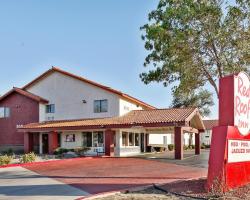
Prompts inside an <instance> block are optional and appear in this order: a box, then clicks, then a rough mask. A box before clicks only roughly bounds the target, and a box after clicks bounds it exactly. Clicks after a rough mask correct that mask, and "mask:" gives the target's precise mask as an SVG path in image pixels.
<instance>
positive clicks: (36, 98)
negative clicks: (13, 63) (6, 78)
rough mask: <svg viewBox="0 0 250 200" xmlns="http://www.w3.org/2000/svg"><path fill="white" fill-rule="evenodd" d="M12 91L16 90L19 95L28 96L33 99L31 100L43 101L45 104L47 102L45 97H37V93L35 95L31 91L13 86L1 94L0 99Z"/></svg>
mask: <svg viewBox="0 0 250 200" xmlns="http://www.w3.org/2000/svg"><path fill="white" fill-rule="evenodd" d="M14 92H16V93H18V94H20V95H23V96H25V97H28V98H30V99H33V100H35V101H38V102H41V103H45V104H47V103H49V101H48V100H47V99H44V98H42V97H39V96H37V95H35V94H32V93H30V92H27V91H25V90H22V89H20V88H16V87H13V89H12V90H10V91H9V92H7V93H6V94H4V95H3V96H1V97H0V101H2V100H3V99H5V98H6V97H8V96H9V95H11V94H12V93H14Z"/></svg>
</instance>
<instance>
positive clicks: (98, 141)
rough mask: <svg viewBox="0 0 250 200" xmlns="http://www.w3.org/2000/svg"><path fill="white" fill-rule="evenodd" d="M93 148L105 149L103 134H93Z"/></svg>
mask: <svg viewBox="0 0 250 200" xmlns="http://www.w3.org/2000/svg"><path fill="white" fill-rule="evenodd" d="M93 144H94V145H93V146H94V147H103V146H104V142H103V132H93Z"/></svg>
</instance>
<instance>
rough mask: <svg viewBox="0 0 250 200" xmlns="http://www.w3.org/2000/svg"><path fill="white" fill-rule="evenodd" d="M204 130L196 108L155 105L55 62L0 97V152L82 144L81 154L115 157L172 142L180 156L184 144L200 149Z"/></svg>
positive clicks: (46, 150)
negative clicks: (28, 80) (77, 73)
mask: <svg viewBox="0 0 250 200" xmlns="http://www.w3.org/2000/svg"><path fill="white" fill-rule="evenodd" d="M204 131H205V126H204V123H203V121H202V118H201V116H200V114H199V111H198V109H197V108H181V109H157V108H155V107H153V106H151V105H149V104H147V103H145V102H143V101H141V100H138V99H136V98H134V97H132V96H130V95H127V94H125V93H122V92H120V91H117V90H114V89H112V88H110V87H106V86H104V85H101V84H99V83H96V82H93V81H90V80H88V79H85V78H83V77H79V76H77V75H74V74H71V73H69V72H66V71H63V70H61V69H59V68H55V67H52V68H51V69H49V70H48V71H46V72H45V73H43V74H42V75H40V76H39V77H37V78H36V79H35V80H33V81H31V82H30V83H28V84H27V85H25V86H24V87H22V88H13V89H12V90H10V91H9V92H8V93H6V94H5V95H3V96H1V97H0V151H1V150H6V149H9V148H12V149H13V150H15V151H24V152H31V151H35V152H37V153H40V154H53V153H54V151H55V149H57V148H58V147H61V148H67V149H74V148H77V147H87V148H88V151H87V152H86V154H87V155H91V156H94V155H100V154H101V155H106V156H117V157H119V156H131V155H138V154H141V153H144V152H147V151H150V150H151V149H150V148H152V147H154V146H155V147H166V148H167V146H168V145H169V144H174V145H175V147H174V148H175V151H174V152H175V158H176V159H182V158H183V146H184V145H195V154H200V145H201V141H200V135H201V133H203V132H204Z"/></svg>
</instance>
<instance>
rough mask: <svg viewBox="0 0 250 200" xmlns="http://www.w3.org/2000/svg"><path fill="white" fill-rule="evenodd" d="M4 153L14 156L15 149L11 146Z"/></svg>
mask: <svg viewBox="0 0 250 200" xmlns="http://www.w3.org/2000/svg"><path fill="white" fill-rule="evenodd" d="M3 154H4V155H8V156H13V155H14V151H13V149H11V148H9V149H8V150H7V151H3Z"/></svg>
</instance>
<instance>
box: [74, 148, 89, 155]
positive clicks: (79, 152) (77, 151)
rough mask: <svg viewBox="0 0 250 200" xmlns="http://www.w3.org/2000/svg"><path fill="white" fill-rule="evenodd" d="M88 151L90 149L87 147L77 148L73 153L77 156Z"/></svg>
mask: <svg viewBox="0 0 250 200" xmlns="http://www.w3.org/2000/svg"><path fill="white" fill-rule="evenodd" d="M89 150H90V148H88V147H77V148H75V149H74V152H75V153H76V154H77V155H84V153H86V152H87V151H89Z"/></svg>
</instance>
